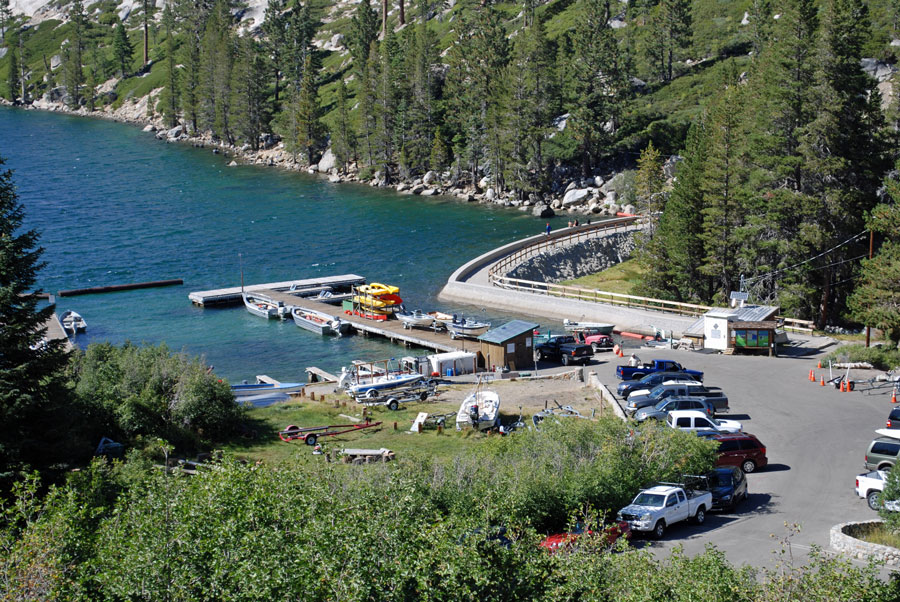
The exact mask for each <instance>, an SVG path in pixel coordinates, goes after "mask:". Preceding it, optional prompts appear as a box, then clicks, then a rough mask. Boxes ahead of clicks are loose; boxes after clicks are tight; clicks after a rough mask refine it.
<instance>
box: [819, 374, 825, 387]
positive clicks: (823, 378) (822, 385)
mask: <svg viewBox="0 0 900 602" xmlns="http://www.w3.org/2000/svg"><path fill="white" fill-rule="evenodd" d="M819 378H820V379H821V380H820V381H819V386H820V387H824V386H825V377H824V376H820V377H819Z"/></svg>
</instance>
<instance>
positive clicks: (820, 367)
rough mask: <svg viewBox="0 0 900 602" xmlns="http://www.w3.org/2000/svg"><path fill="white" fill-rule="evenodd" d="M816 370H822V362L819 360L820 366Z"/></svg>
mask: <svg viewBox="0 0 900 602" xmlns="http://www.w3.org/2000/svg"><path fill="white" fill-rule="evenodd" d="M816 368H818V369H819V370H821V369H822V360H819V365H818V366H816Z"/></svg>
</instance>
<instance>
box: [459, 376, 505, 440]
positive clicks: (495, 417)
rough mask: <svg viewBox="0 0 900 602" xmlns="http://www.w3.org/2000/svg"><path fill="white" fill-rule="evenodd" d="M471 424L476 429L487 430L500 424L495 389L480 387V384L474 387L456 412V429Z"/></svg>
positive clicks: (498, 397)
mask: <svg viewBox="0 0 900 602" xmlns="http://www.w3.org/2000/svg"><path fill="white" fill-rule="evenodd" d="M464 426H471V427H472V428H474V429H475V430H478V431H487V430H490V429H492V428H494V427H497V426H500V396H499V395H497V393H496V392H495V391H489V390H487V389H482V388H481V384H480V383H479V385H478V386H477V387H476V388H475V391H474V392H472V393H471V394H470V395H469V396H468V397H466V398H465V399H464V400H463V402H462V405H460V406H459V412H458V413H457V414H456V430H458V431H459V430H462V428H463V427H464Z"/></svg>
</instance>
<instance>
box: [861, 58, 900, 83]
mask: <svg viewBox="0 0 900 602" xmlns="http://www.w3.org/2000/svg"><path fill="white" fill-rule="evenodd" d="M859 64H860V66H861V67H862V70H863V71H865V72H866V73H868V74H869V75H871V76H872V77H874V78H875V79H876V80H878V81H879V82H883V81H887V80H889V79H890V78H891V76H892V75H893V74H894V72H895V71H896V70H897V69H896V68H894V66H893V65H891V64H889V63H885V62H884V61H879V60H878V59H872V58H866V59H860V61H859Z"/></svg>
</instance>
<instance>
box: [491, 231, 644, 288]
mask: <svg viewBox="0 0 900 602" xmlns="http://www.w3.org/2000/svg"><path fill="white" fill-rule="evenodd" d="M634 234H635V232H634V231H633V230H632V231H628V232H614V233H612V234H608V235H606V236H603V237H598V238H592V239H590V240H586V241H582V242H579V243H576V244H574V245H571V246H567V247H561V248H558V249H550V250H547V251H544V252H542V253H540V254H538V255H535V256H534V257H532V258H530V259H527V260H526V261H524V262H522V263H521V264H519V265H518V266H516V267H515V269H513V270H512V271H511V272H510V273H509V274H507V276H509V277H511V278H519V279H521V280H533V281H535V282H561V281H563V280H573V279H575V278H580V277H582V276H586V275H588V274H596V273H597V272H601V271H603V270H605V269H607V268H610V267H612V266H614V265H616V264H619V263H622V262H623V261H625V260H626V259H628V258H629V257H631V254H632V252H633V251H634Z"/></svg>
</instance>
